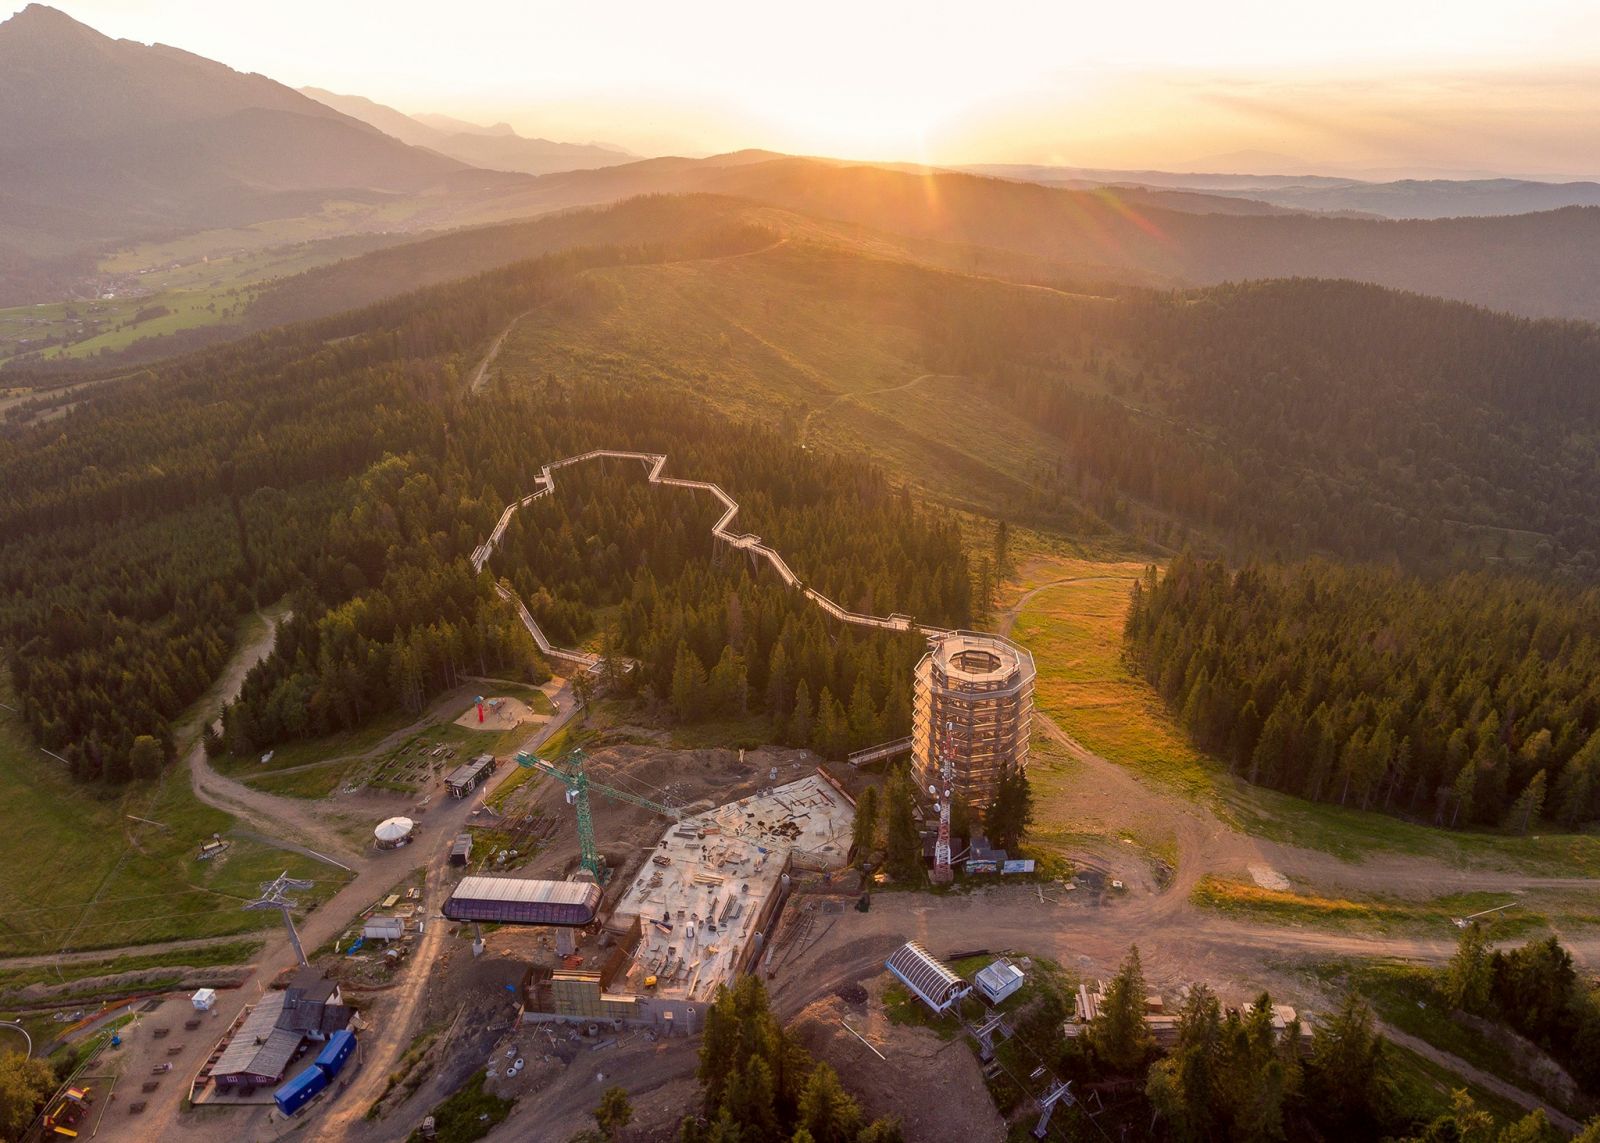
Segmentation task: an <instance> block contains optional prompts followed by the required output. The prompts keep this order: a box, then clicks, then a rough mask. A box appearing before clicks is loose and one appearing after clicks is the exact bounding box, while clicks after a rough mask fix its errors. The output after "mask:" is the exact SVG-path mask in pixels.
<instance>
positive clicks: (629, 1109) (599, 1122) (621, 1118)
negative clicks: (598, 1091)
mask: <svg viewBox="0 0 1600 1143" xmlns="http://www.w3.org/2000/svg"><path fill="white" fill-rule="evenodd" d="M594 1121H595V1125H596V1126H597V1127H599V1129H600V1131H601V1133H602V1134H603V1135H604V1136H605V1137H606V1138H607V1139H609V1140H612V1141H613V1143H615V1141H616V1140H617V1139H619V1138H621V1137H622V1132H623V1131H624V1130H625V1129H626V1128H627V1126H628V1124H629V1123H631V1122H633V1104H632V1103H631V1102H629V1100H628V1089H627V1088H625V1087H622V1086H621V1085H620V1084H613V1085H612V1086H611V1087H608V1088H606V1090H605V1092H604V1093H603V1094H602V1095H601V1096H600V1104H599V1106H598V1107H596V1108H595V1109H594Z"/></svg>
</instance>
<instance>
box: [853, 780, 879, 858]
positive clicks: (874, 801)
mask: <svg viewBox="0 0 1600 1143" xmlns="http://www.w3.org/2000/svg"><path fill="white" fill-rule="evenodd" d="M877 841H878V787H876V786H868V787H867V788H866V789H865V790H863V791H861V797H860V798H859V799H857V801H856V819H855V829H854V833H853V834H852V840H851V845H852V846H853V847H854V849H855V852H856V864H858V865H865V864H866V863H867V862H868V861H869V860H870V859H871V856H872V851H873V850H874V849H875V848H876V847H877Z"/></svg>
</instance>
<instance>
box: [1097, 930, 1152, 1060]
mask: <svg viewBox="0 0 1600 1143" xmlns="http://www.w3.org/2000/svg"><path fill="white" fill-rule="evenodd" d="M1145 995H1146V993H1145V983H1144V966H1143V965H1142V964H1141V963H1140V961H1139V946H1138V945H1129V946H1128V955H1127V957H1126V958H1125V959H1124V960H1123V962H1122V967H1121V968H1120V969H1118V970H1117V975H1116V976H1114V977H1112V978H1111V983H1110V985H1109V986H1107V988H1106V992H1105V998H1104V999H1103V1000H1102V1001H1101V1003H1100V1013H1099V1015H1097V1016H1096V1017H1095V1018H1094V1019H1093V1020H1091V1021H1090V1022H1089V1029H1088V1040H1089V1046H1090V1047H1091V1048H1093V1049H1094V1053H1095V1055H1096V1056H1098V1057H1099V1058H1100V1059H1101V1060H1103V1061H1104V1062H1105V1064H1106V1066H1107V1067H1110V1068H1112V1069H1113V1070H1115V1071H1118V1072H1122V1073H1124V1074H1131V1073H1133V1072H1134V1071H1136V1070H1137V1069H1138V1068H1139V1066H1140V1065H1141V1064H1143V1063H1144V1061H1145V1057H1146V1056H1148V1055H1149V1054H1150V1049H1151V1047H1152V1041H1151V1039H1150V1029H1149V1027H1148V1026H1147V1025H1146V1024H1145V1022H1144V1003H1145Z"/></svg>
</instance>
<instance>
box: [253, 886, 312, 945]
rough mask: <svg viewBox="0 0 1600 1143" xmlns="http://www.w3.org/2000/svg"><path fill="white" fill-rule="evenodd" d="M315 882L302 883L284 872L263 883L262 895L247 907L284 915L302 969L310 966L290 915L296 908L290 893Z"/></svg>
mask: <svg viewBox="0 0 1600 1143" xmlns="http://www.w3.org/2000/svg"><path fill="white" fill-rule="evenodd" d="M314 884H316V883H315V882H314V881H302V880H300V879H299V878H298V877H290V876H289V872H288V870H284V871H283V872H282V873H280V874H278V876H277V877H276V878H274V879H273V880H271V881H263V882H262V883H261V895H260V896H258V897H257V898H256V899H255V900H254V901H251V902H250V903H249V904H248V905H246V906H245V908H246V909H276V910H278V912H279V913H281V914H283V927H284V928H285V929H287V930H288V931H289V944H290V945H291V946H293V948H294V956H295V959H296V960H298V961H299V962H300V967H301V968H305V967H307V965H308V963H309V962H308V961H307V960H306V950H305V949H303V948H301V947H300V934H299V933H298V932H296V931H295V927H294V918H293V917H291V916H290V915H289V910H291V909H293V908H294V902H293V901H292V900H290V899H289V896H288V894H289V891H290V890H295V889H310V888H311V887H312V886H313V885H314Z"/></svg>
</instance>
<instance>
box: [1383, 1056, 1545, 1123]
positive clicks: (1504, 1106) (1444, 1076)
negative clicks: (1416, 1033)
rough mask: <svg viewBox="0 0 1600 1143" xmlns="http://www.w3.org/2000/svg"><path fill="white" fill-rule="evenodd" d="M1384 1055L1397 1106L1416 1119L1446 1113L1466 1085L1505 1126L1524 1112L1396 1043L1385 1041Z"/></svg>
mask: <svg viewBox="0 0 1600 1143" xmlns="http://www.w3.org/2000/svg"><path fill="white" fill-rule="evenodd" d="M1383 1054H1384V1059H1385V1060H1387V1061H1388V1064H1389V1075H1390V1080H1391V1082H1392V1083H1393V1085H1394V1091H1395V1096H1396V1100H1395V1102H1396V1103H1397V1104H1398V1106H1400V1107H1404V1108H1405V1109H1406V1110H1407V1111H1408V1112H1410V1113H1411V1114H1413V1115H1415V1116H1417V1118H1418V1119H1419V1120H1422V1121H1424V1122H1426V1121H1427V1120H1430V1119H1434V1118H1437V1117H1438V1116H1441V1115H1448V1114H1449V1113H1450V1111H1451V1107H1452V1102H1451V1101H1452V1098H1453V1096H1454V1094H1455V1093H1456V1092H1457V1091H1459V1090H1461V1089H1462V1088H1465V1089H1466V1091H1467V1094H1468V1095H1470V1096H1472V1099H1473V1102H1474V1103H1476V1104H1477V1105H1478V1107H1479V1108H1480V1109H1481V1110H1483V1111H1487V1112H1488V1113H1489V1114H1490V1115H1492V1116H1494V1119H1495V1123H1496V1124H1497V1125H1498V1126H1500V1127H1504V1126H1506V1125H1508V1124H1511V1123H1515V1122H1516V1121H1517V1120H1519V1119H1521V1118H1522V1117H1523V1116H1524V1115H1526V1114H1527V1112H1525V1111H1524V1110H1523V1109H1522V1108H1521V1107H1520V1106H1518V1105H1517V1104H1515V1103H1512V1102H1511V1101H1510V1100H1509V1099H1504V1098H1502V1097H1500V1096H1498V1095H1496V1094H1494V1093H1493V1092H1491V1091H1489V1090H1487V1089H1486V1088H1482V1087H1479V1086H1478V1085H1477V1084H1475V1083H1473V1082H1472V1081H1470V1080H1468V1079H1467V1078H1466V1077H1464V1076H1461V1075H1457V1074H1456V1073H1455V1072H1453V1071H1451V1070H1449V1069H1448V1068H1445V1067H1441V1066H1440V1065H1438V1064H1436V1063H1434V1062H1433V1061H1432V1060H1429V1059H1424V1058H1423V1057H1422V1056H1419V1055H1417V1053H1415V1052H1413V1051H1411V1050H1410V1049H1409V1048H1402V1047H1401V1046H1400V1045H1399V1044H1395V1043H1392V1042H1390V1043H1385V1044H1384V1049H1383Z"/></svg>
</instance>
